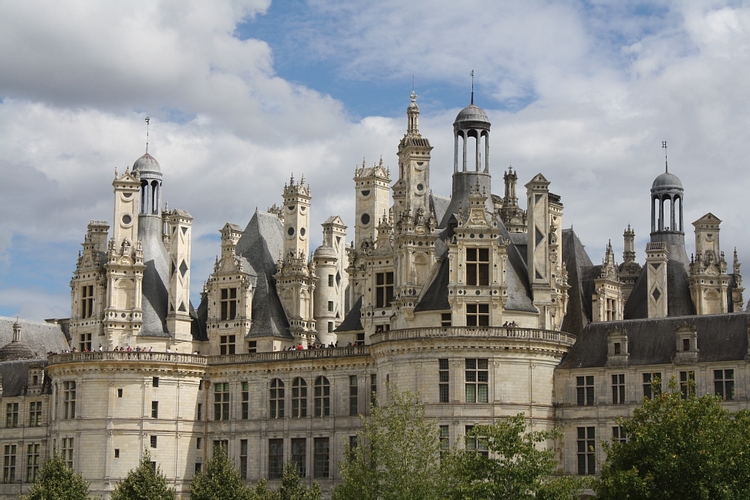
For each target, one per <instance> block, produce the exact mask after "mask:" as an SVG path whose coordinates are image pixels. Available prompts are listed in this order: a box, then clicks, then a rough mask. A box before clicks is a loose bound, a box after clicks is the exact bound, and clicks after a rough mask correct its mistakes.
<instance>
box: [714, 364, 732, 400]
mask: <svg viewBox="0 0 750 500" xmlns="http://www.w3.org/2000/svg"><path fill="white" fill-rule="evenodd" d="M714 394H715V395H717V396H721V399H723V400H724V401H732V400H734V370H714Z"/></svg>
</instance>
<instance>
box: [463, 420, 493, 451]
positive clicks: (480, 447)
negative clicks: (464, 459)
mask: <svg viewBox="0 0 750 500" xmlns="http://www.w3.org/2000/svg"><path fill="white" fill-rule="evenodd" d="M473 428H474V426H473V425H467V426H466V427H465V429H466V437H465V440H466V449H467V450H472V451H475V452H476V453H477V454H479V455H484V456H485V457H488V456H489V455H490V450H489V448H488V447H487V442H486V441H485V440H484V439H482V438H481V437H479V436H469V431H471V430H472V429H473Z"/></svg>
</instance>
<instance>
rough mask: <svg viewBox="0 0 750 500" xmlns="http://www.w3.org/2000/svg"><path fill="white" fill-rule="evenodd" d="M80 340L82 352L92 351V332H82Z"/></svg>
mask: <svg viewBox="0 0 750 500" xmlns="http://www.w3.org/2000/svg"><path fill="white" fill-rule="evenodd" d="M79 338H80V340H81V341H80V342H79V346H78V347H79V348H80V350H81V352H90V351H91V334H90V333H82V334H81V335H80V336H79Z"/></svg>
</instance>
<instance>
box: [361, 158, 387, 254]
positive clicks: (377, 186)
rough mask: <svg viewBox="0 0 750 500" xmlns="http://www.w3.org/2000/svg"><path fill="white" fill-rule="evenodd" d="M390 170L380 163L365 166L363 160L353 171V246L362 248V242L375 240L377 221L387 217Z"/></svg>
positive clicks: (381, 161) (381, 160) (381, 159)
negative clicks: (359, 166)
mask: <svg viewBox="0 0 750 500" xmlns="http://www.w3.org/2000/svg"><path fill="white" fill-rule="evenodd" d="M390 185H391V171H390V169H388V168H385V167H383V158H380V163H378V164H376V165H373V166H372V167H367V166H366V164H365V162H364V160H363V161H362V167H361V168H356V169H355V171H354V190H355V202H354V203H355V222H354V248H355V249H356V250H357V251H359V250H361V249H362V242H364V241H368V242H370V243H373V242H375V240H377V226H378V222H379V221H380V220H381V219H382V218H383V217H388V210H389V208H390V200H389V194H390Z"/></svg>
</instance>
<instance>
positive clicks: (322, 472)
mask: <svg viewBox="0 0 750 500" xmlns="http://www.w3.org/2000/svg"><path fill="white" fill-rule="evenodd" d="M328 452H329V448H328V438H327V437H326V438H315V450H314V457H313V459H314V460H313V462H314V464H313V465H314V470H313V475H314V476H315V478H316V479H317V478H323V477H329V473H330V472H329V453H328Z"/></svg>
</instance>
